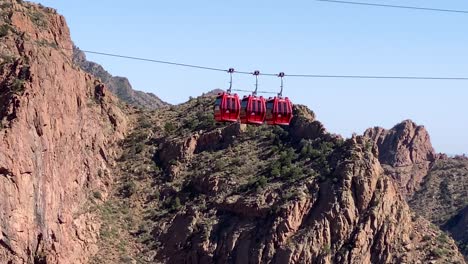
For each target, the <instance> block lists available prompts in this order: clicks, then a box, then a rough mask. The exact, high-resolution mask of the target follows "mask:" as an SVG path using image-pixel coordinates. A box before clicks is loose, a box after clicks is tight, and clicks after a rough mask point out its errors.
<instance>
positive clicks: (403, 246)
mask: <svg viewBox="0 0 468 264" xmlns="http://www.w3.org/2000/svg"><path fill="white" fill-rule="evenodd" d="M346 144H347V145H348V147H349V150H348V151H347V152H346V154H343V155H344V156H343V158H344V159H343V160H342V161H341V162H339V165H338V167H337V169H336V170H335V172H334V173H333V175H332V177H333V178H334V179H335V180H333V181H324V182H320V181H317V179H313V178H310V179H306V180H304V181H302V182H301V183H300V184H299V185H297V186H296V194H295V196H294V197H293V198H292V199H289V200H286V201H285V200H284V197H283V196H282V195H281V193H278V190H274V189H270V188H267V189H265V190H264V191H260V192H258V193H257V194H254V193H249V194H248V195H244V196H242V195H237V194H234V195H228V196H227V197H226V198H224V199H223V200H219V196H220V194H221V193H223V186H220V185H222V184H221V182H222V181H220V182H219V185H217V188H216V189H211V190H204V191H202V192H203V193H205V194H210V195H211V196H217V197H218V199H217V201H218V202H215V203H214V204H212V205H211V206H208V209H207V210H204V211H200V210H199V209H198V207H197V206H196V205H195V204H191V203H187V206H186V209H185V210H184V211H181V212H180V213H178V214H177V215H176V216H175V218H173V220H171V221H170V222H168V223H167V225H168V226H167V229H166V231H157V232H156V234H158V232H161V234H160V237H158V236H156V239H157V240H158V241H161V243H162V244H161V247H160V248H159V250H160V251H159V252H160V255H159V257H158V260H159V261H162V262H164V263H186V262H189V263H418V262H419V263H426V262H429V261H431V260H432V259H433V258H434V257H433V256H432V255H431V254H432V253H431V252H432V251H431V249H429V248H426V249H422V248H417V247H415V246H414V245H417V244H420V243H421V244H422V242H421V241H422V240H423V236H424V235H426V236H429V237H432V239H435V238H436V237H437V236H438V235H440V232H437V231H435V232H434V233H433V234H432V235H427V234H428V233H430V232H425V230H424V232H423V230H418V228H421V226H426V227H425V228H427V226H428V223H427V221H424V220H422V219H419V220H413V219H412V217H411V213H410V210H409V208H408V206H407V204H406V203H405V201H404V199H403V198H402V197H401V196H400V195H399V194H398V191H397V189H396V188H395V185H394V183H393V181H392V180H391V179H390V178H388V177H386V176H385V174H384V170H383V169H382V168H381V166H380V163H379V161H378V159H377V158H376V157H374V156H373V154H372V153H369V152H367V151H366V150H365V141H364V139H362V138H356V139H353V140H351V141H348V142H347V143H346ZM206 177H210V176H209V175H206ZM206 186H207V187H209V185H206ZM198 188H203V186H201V187H200V186H198ZM224 188H225V187H224ZM207 212H208V213H207ZM207 218H208V219H209V221H214V224H207V222H206V219H207ZM425 228H423V229H425ZM424 239H428V237H425V238H424ZM447 243H448V248H449V249H450V250H452V251H455V252H456V247H455V246H454V244H453V241H449V242H447ZM446 260H447V261H460V263H462V257H461V256H460V254H459V253H455V255H452V256H447V259H446Z"/></svg>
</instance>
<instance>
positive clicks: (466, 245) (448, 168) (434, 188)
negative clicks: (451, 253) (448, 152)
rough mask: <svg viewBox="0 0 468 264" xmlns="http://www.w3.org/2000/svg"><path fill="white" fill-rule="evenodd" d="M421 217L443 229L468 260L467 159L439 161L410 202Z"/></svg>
mask: <svg viewBox="0 0 468 264" xmlns="http://www.w3.org/2000/svg"><path fill="white" fill-rule="evenodd" d="M409 203H410V206H411V208H412V209H413V210H414V211H415V212H416V213H417V214H419V215H421V216H423V217H425V218H426V219H428V220H430V221H431V222H433V223H434V224H436V225H438V226H439V227H441V228H442V229H443V230H446V231H448V233H449V234H450V235H451V236H452V237H453V238H454V239H455V240H456V241H457V242H458V244H459V247H460V250H461V251H462V252H463V253H464V254H465V257H468V229H467V227H468V159H464V158H445V159H439V160H437V161H436V162H435V164H434V165H433V166H432V167H431V169H430V171H429V174H428V175H427V176H426V177H425V178H424V180H423V182H422V184H421V188H420V190H419V191H417V192H416V193H415V194H414V195H413V197H411V199H410V201H409Z"/></svg>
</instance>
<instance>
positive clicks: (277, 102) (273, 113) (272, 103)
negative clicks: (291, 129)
mask: <svg viewBox="0 0 468 264" xmlns="http://www.w3.org/2000/svg"><path fill="white" fill-rule="evenodd" d="M266 108H267V114H266V121H267V124H268V125H281V126H287V125H289V123H290V122H291V119H292V118H293V112H292V103H291V101H290V100H289V99H288V98H287V97H285V98H282V97H275V98H270V99H268V101H267V103H266Z"/></svg>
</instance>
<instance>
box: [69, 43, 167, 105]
mask: <svg viewBox="0 0 468 264" xmlns="http://www.w3.org/2000/svg"><path fill="white" fill-rule="evenodd" d="M73 62H74V63H76V64H77V65H79V66H80V67H81V69H83V70H84V71H85V72H87V73H89V74H91V75H93V76H96V77H97V78H99V79H100V80H101V81H102V82H103V83H104V84H106V85H107V87H108V88H109V90H110V91H111V92H113V93H114V94H115V95H117V97H119V98H120V99H121V100H122V101H124V102H126V103H128V104H130V105H133V106H136V107H144V108H146V109H150V110H154V109H157V108H159V107H163V106H167V105H168V103H166V102H164V101H162V100H161V99H159V97H157V96H156V95H154V94H152V93H145V92H142V91H136V90H133V88H132V85H131V84H130V82H129V81H128V79H127V78H125V77H119V76H112V75H111V74H110V73H108V72H107V71H106V70H105V69H104V68H103V67H102V66H101V65H99V64H97V63H95V62H92V61H88V60H87V59H86V55H85V53H84V52H82V51H81V50H80V49H79V48H77V47H76V46H73Z"/></svg>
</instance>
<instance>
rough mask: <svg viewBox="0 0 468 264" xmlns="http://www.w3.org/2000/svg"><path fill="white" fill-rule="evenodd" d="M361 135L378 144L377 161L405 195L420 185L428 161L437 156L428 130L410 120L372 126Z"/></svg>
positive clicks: (411, 192) (427, 166) (427, 167)
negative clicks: (392, 124) (390, 127)
mask: <svg viewBox="0 0 468 264" xmlns="http://www.w3.org/2000/svg"><path fill="white" fill-rule="evenodd" d="M364 135H365V136H366V137H369V138H370V139H371V140H372V141H373V142H374V144H375V145H376V146H377V148H378V150H379V160H380V162H381V163H382V164H383V165H387V166H384V168H385V169H386V171H387V173H388V174H390V175H391V176H392V177H393V178H394V179H395V180H396V181H397V183H398V184H399V186H400V190H401V192H402V193H403V194H404V195H411V194H413V193H414V191H415V190H417V189H418V188H419V185H420V183H421V181H422V179H423V178H424V177H425V176H426V175H427V172H428V170H429V168H430V165H431V163H432V162H434V161H435V160H436V159H437V155H436V153H435V151H434V148H433V147H432V144H431V140H430V137H429V133H428V132H427V131H426V129H425V128H424V127H423V126H418V125H416V124H415V123H414V122H412V121H410V120H406V121H403V122H402V123H400V124H398V125H396V126H395V127H393V128H392V129H390V130H385V129H383V128H380V127H375V128H371V129H368V130H367V131H366V132H365V133H364Z"/></svg>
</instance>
